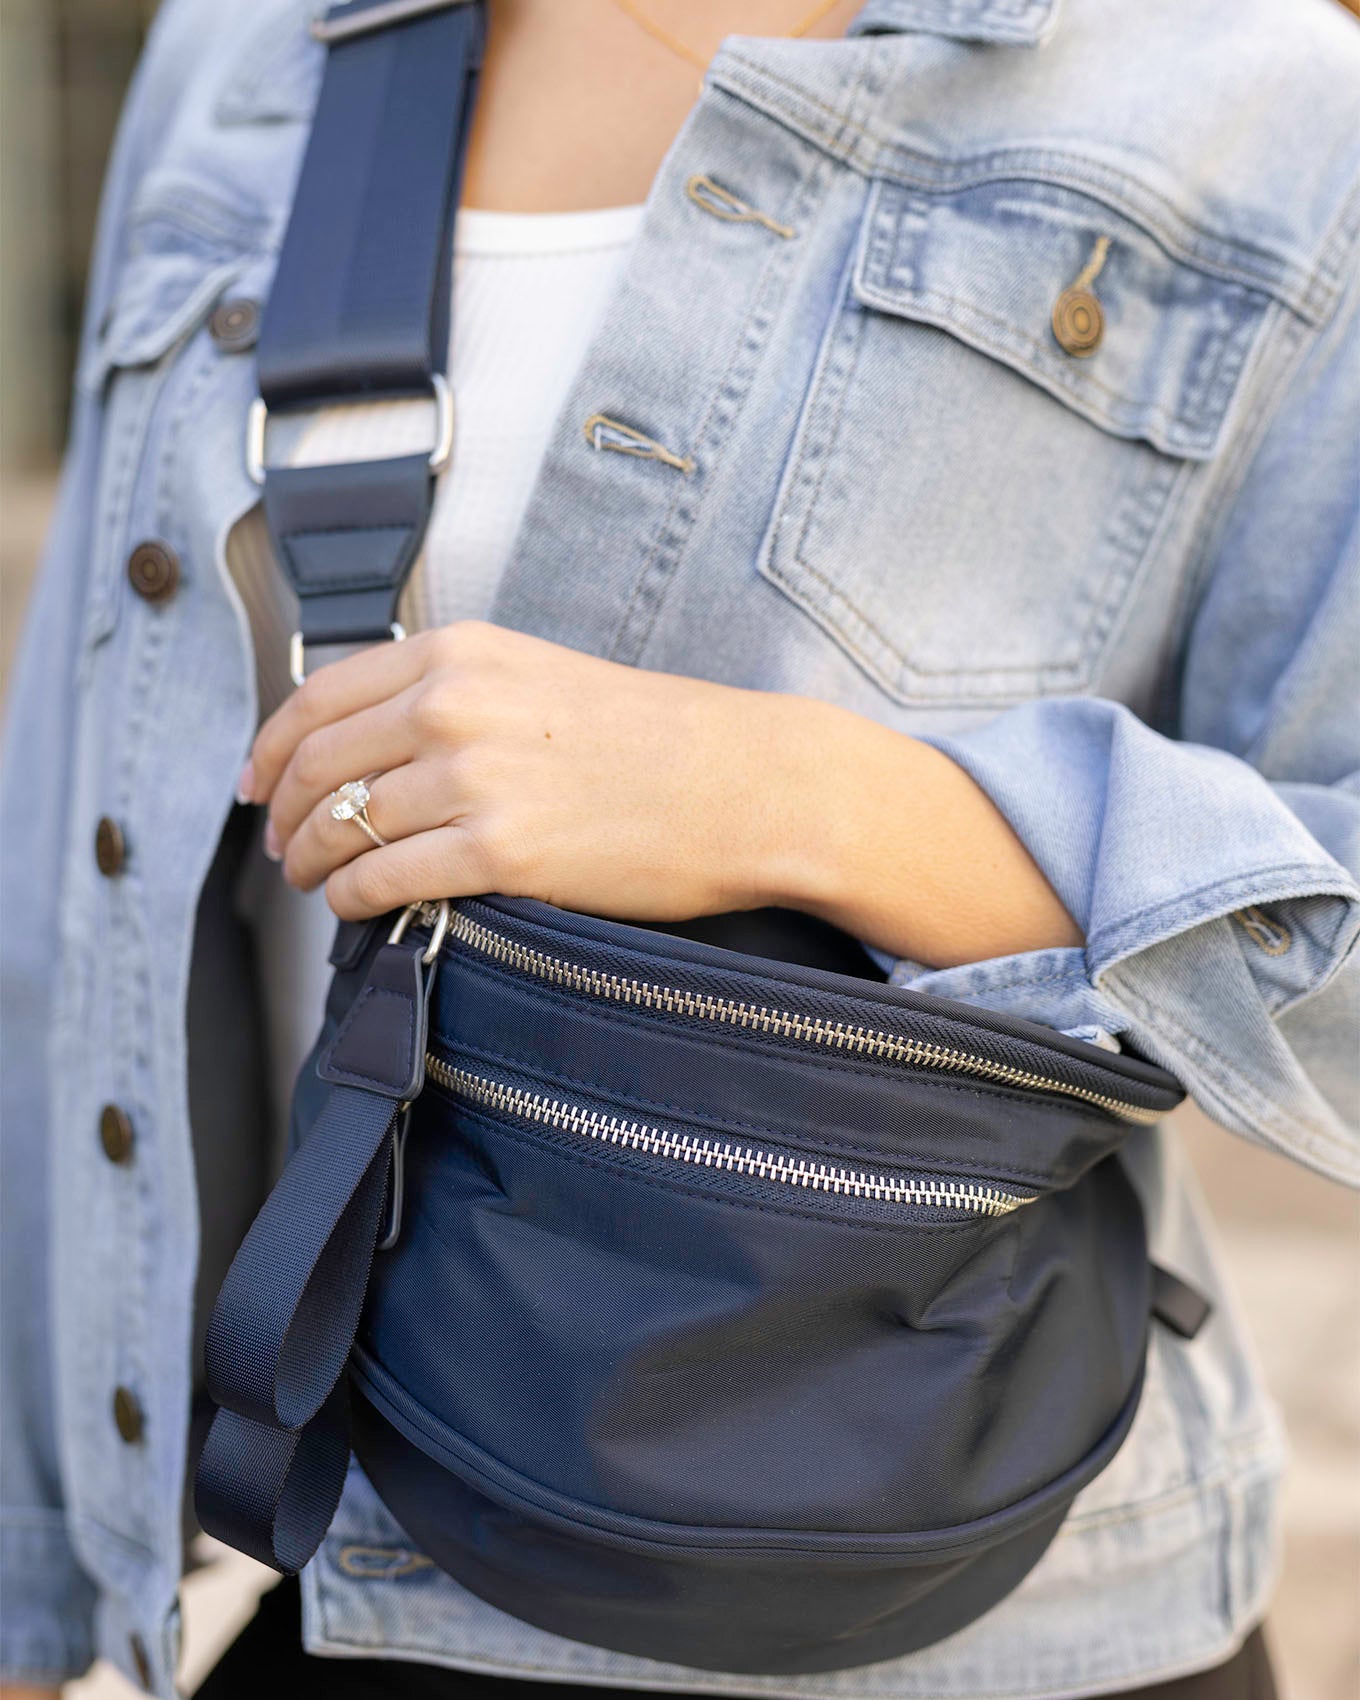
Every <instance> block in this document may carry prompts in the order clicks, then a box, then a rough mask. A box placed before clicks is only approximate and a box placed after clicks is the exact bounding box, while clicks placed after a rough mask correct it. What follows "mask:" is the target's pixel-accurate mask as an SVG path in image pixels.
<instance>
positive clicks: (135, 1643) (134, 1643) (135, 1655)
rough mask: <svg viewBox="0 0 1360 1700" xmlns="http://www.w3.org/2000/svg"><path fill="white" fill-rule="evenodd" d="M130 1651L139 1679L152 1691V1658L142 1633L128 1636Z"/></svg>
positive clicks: (133, 1666)
mask: <svg viewBox="0 0 1360 1700" xmlns="http://www.w3.org/2000/svg"><path fill="white" fill-rule="evenodd" d="M128 1652H129V1653H131V1655H132V1668H133V1670H135V1671H136V1673H137V1681H138V1682H139V1683H141V1685H142V1687H143V1688H145V1689H146V1690H147V1692H148V1693H150V1691H151V1678H152V1674H153V1673H152V1670H151V1659H150V1657H149V1655H148V1653H147V1650H146V1642H145V1641H143V1640H142V1638H141V1636H140V1635H129V1636H128Z"/></svg>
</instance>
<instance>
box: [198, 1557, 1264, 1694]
mask: <svg viewBox="0 0 1360 1700" xmlns="http://www.w3.org/2000/svg"><path fill="white" fill-rule="evenodd" d="M633 1692H634V1691H631V1690H629V1689H626V1688H588V1687H584V1686H582V1685H579V1684H577V1683H570V1684H568V1683H551V1682H520V1681H517V1680H514V1679H512V1678H509V1677H501V1676H480V1675H478V1674H477V1673H476V1672H473V1671H461V1670H445V1669H443V1667H442V1666H439V1665H414V1664H406V1663H404V1662H402V1661H400V1660H396V1659H314V1658H309V1657H308V1656H307V1655H306V1654H305V1653H304V1652H303V1650H302V1606H301V1597H300V1594H299V1591H298V1585H297V1583H296V1581H293V1580H289V1581H286V1582H281V1583H280V1584H279V1586H278V1587H277V1588H272V1589H271V1590H270V1591H269V1593H267V1594H266V1595H265V1596H264V1598H263V1599H262V1600H261V1601H260V1609H259V1611H258V1612H257V1613H256V1614H255V1616H254V1617H253V1618H252V1619H251V1621H250V1622H249V1623H248V1624H247V1625H246V1627H245V1628H244V1629H243V1630H242V1631H241V1634H240V1636H239V1637H238V1638H237V1640H236V1641H234V1642H233V1643H232V1645H231V1646H230V1647H228V1649H227V1651H226V1653H225V1654H224V1655H223V1657H222V1660H221V1662H220V1663H219V1664H218V1665H217V1666H216V1667H215V1668H214V1669H213V1670H212V1671H211V1672H210V1673H209V1675H208V1676H207V1678H206V1679H205V1680H204V1682H203V1685H202V1687H201V1688H199V1689H198V1690H197V1692H196V1696H195V1700H550V1697H551V1696H554V1695H556V1696H558V1700H630V1696H631V1694H632V1693H633ZM1107 1700H1276V1696H1275V1681H1274V1678H1273V1677H1272V1675H1271V1671H1270V1658H1269V1655H1268V1654H1267V1652H1266V1644H1265V1637H1264V1636H1263V1635H1262V1634H1261V1631H1260V1630H1259V1629H1258V1630H1256V1632H1255V1633H1254V1634H1253V1635H1252V1636H1251V1638H1250V1639H1249V1640H1248V1641H1247V1643H1246V1645H1245V1646H1244V1647H1243V1648H1242V1650H1241V1651H1240V1652H1239V1653H1237V1654H1236V1655H1235V1656H1234V1657H1233V1658H1231V1659H1229V1660H1228V1662H1227V1664H1225V1665H1219V1666H1218V1667H1217V1668H1216V1669H1215V1670H1210V1671H1201V1672H1200V1673H1199V1674H1198V1675H1197V1676H1186V1677H1181V1678H1179V1679H1178V1680H1176V1681H1175V1682H1159V1683H1157V1684H1156V1685H1155V1686H1154V1687H1152V1688H1140V1689H1138V1690H1137V1692H1136V1695H1135V1694H1133V1693H1129V1694H1127V1695H1123V1696H1121V1695H1110V1696H1107Z"/></svg>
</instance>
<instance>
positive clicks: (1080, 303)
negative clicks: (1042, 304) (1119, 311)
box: [1053, 289, 1105, 359]
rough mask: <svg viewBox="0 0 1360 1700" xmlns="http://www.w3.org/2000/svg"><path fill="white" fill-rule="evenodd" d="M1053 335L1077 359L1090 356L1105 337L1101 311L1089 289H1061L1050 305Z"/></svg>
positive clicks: (1098, 303) (1102, 312) (1103, 311)
mask: <svg viewBox="0 0 1360 1700" xmlns="http://www.w3.org/2000/svg"><path fill="white" fill-rule="evenodd" d="M1053 334H1054V336H1055V337H1057V339H1058V346H1059V348H1061V349H1063V350H1064V351H1065V352H1066V353H1068V354H1074V355H1076V357H1077V358H1078V359H1082V358H1084V357H1085V356H1086V355H1088V354H1094V353H1095V351H1096V349H1097V348H1099V346H1100V339H1101V337H1103V336H1104V335H1105V309H1104V308H1103V307H1102V306H1101V305H1100V302H1099V301H1097V300H1096V298H1095V296H1094V295H1092V293H1091V291H1090V290H1089V289H1064V290H1063V292H1062V294H1061V295H1060V296H1059V297H1058V299H1057V300H1056V301H1055V302H1054V303H1053Z"/></svg>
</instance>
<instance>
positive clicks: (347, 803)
mask: <svg viewBox="0 0 1360 1700" xmlns="http://www.w3.org/2000/svg"><path fill="white" fill-rule="evenodd" d="M331 796H332V797H333V798H334V799H335V801H334V802H333V803H332V804H331V819H332V820H352V821H353V822H354V824H355V826H359V827H362V828H363V829H364V831H365V832H366V833H367V834H368V836H369V837H370V838H371V839H372V840H373V842H374V843H375V844H376V845H377V846H378V848H379V849H380V850H381V849H382V847H383V846H384V845H385V844H386V843H387V840H386V839H385V838H384V837H383V835H382V833H380V832H379V831H378V829H377V827H375V826H374V824H373V822H372V821H371V820H370V819H369V818H368V797H369V791H368V786H367V785H365V784H364V782H363V780H362V779H349V780H346V782H345V783H344V784H343V785H342V786H341V787H340V789H339V790H338V791H332V792H331Z"/></svg>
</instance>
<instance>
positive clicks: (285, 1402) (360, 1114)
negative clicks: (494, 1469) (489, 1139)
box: [195, 939, 429, 1572]
mask: <svg viewBox="0 0 1360 1700" xmlns="http://www.w3.org/2000/svg"><path fill="white" fill-rule="evenodd" d="M424 954H425V946H424V943H423V941H421V940H412V941H407V940H404V939H403V940H401V941H399V942H395V943H393V942H389V943H388V944H385V945H383V946H382V947H381V949H379V951H378V952H377V954H376V955H375V957H374V959H373V962H372V964H371V965H370V967H369V971H368V976H367V978H366V980H365V981H364V984H363V987H362V988H361V990H360V991H359V994H358V996H357V997H356V998H355V1000H354V1002H353V1004H352V1005H351V1006H350V1009H349V1012H348V1013H347V1015H346V1016H345V1019H344V1021H343V1022H342V1023H341V1025H340V1027H339V1030H338V1031H337V1033H336V1035H335V1038H334V1039H333V1040H332V1042H331V1044H330V1046H329V1047H328V1049H327V1050H326V1052H325V1053H324V1054H323V1056H322V1058H321V1060H320V1062H319V1064H318V1072H319V1073H320V1074H321V1077H322V1078H323V1079H324V1080H327V1081H329V1082H330V1083H331V1091H330V1093H329V1094H328V1095H327V1097H326V1099H325V1101H324V1102H323V1104H322V1106H321V1110H320V1112H319V1113H318V1115H317V1118H316V1121H315V1123H314V1125H313V1126H312V1129H311V1131H310V1132H309V1133H308V1134H307V1136H306V1137H305V1138H304V1139H303V1141H302V1143H301V1144H300V1145H299V1146H298V1148H297V1150H296V1151H295V1152H294V1153H293V1155H292V1157H291V1158H290V1159H289V1162H288V1165H287V1167H286V1168H285V1169H284V1171H283V1174H282V1175H281V1176H280V1177H279V1180H278V1183H277V1185H276V1186H275V1187H274V1190H273V1191H272V1192H271V1193H270V1195H269V1197H268V1198H267V1199H266V1200H265V1203H264V1206H263V1208H262V1209H261V1211H260V1213H259V1215H258V1216H257V1217H256V1218H255V1220H254V1222H253V1223H252V1224H251V1226H250V1231H249V1232H248V1233H247V1234H246V1237H245V1239H244V1240H243V1241H242V1243H241V1247H240V1250H239V1251H238V1252H237V1253H236V1256H235V1258H234V1259H233V1260H232V1265H231V1268H230V1269H229V1270H228V1271H227V1277H226V1280H225V1281H224V1282H223V1283H222V1290H221V1292H220V1293H219V1294H218V1296H217V1303H216V1304H215V1305H214V1306H213V1313H212V1317H211V1320H210V1321H209V1324H208V1338H207V1344H206V1349H205V1356H206V1368H207V1379H208V1391H209V1392H210V1393H211V1395H212V1397H213V1399H214V1400H215V1402H216V1403H217V1405H218V1407H219V1409H218V1411H217V1414H216V1416H215V1417H214V1418H213V1425H212V1428H211V1430H210V1432H209V1434H208V1439H207V1442H206V1444H205V1446H204V1448H203V1452H202V1454H201V1455H200V1458H199V1462H198V1474H197V1480H196V1484H195V1487H196V1493H195V1499H196V1503H197V1508H198V1515H199V1521H200V1522H201V1523H202V1525H203V1527H204V1529H206V1530H207V1532H208V1533H209V1534H211V1535H216V1536H217V1537H218V1538H219V1539H220V1540H224V1541H226V1542H227V1543H228V1544H229V1545H231V1546H234V1547H237V1548H238V1549H239V1550H240V1551H242V1552H248V1553H250V1554H251V1556H252V1557H254V1558H257V1559H259V1560H260V1562H261V1563H263V1564H269V1565H272V1566H273V1567H274V1568H275V1569H276V1570H282V1571H285V1572H291V1571H294V1570H298V1569H300V1568H301V1566H302V1565H303V1564H305V1563H306V1562H307V1560H308V1559H309V1558H310V1557H311V1555H312V1553H313V1552H315V1551H316V1548H317V1546H318V1544H319V1543H320V1541H321V1538H322V1536H323V1535H324V1534H325V1532H326V1529H327V1526H328V1525H329V1523H330V1520H331V1518H332V1516H333V1515H334V1514H335V1508H336V1506H337V1505H338V1503H339V1501H340V1493H341V1489H342V1488H343V1487H344V1484H345V1471H346V1468H347V1466H348V1463H349V1403H348V1392H347V1386H346V1379H345V1367H346V1364H347V1363H348V1360H349V1355H350V1349H351V1347H352V1346H353V1344H354V1337H355V1334H356V1333H357V1331H358V1327H359V1318H360V1315H361V1313H362V1310H363V1303H364V1295H365V1293H366V1291H367V1289H368V1277H369V1272H370V1270H371V1268H372V1264H373V1254H374V1251H375V1249H376V1246H377V1243H378V1236H379V1233H380V1232H381V1229H382V1226H383V1221H384V1209H383V1205H384V1200H385V1198H386V1194H387V1182H388V1173H389V1169H390V1167H391V1156H392V1144H393V1140H394V1138H396V1137H398V1135H399V1129H400V1126H401V1121H402V1117H403V1116H404V1114H405V1111H406V1106H407V1105H408V1104H409V1103H410V1102H411V1101H412V1100H413V1099H414V1098H416V1097H418V1096H419V1094H420V1089H421V1086H422V1085H423V1083H424V1078H425V1037H426V1029H427V1025H428V994H429V977H428V974H427V966H426V964H425V962H424V961H423V956H424Z"/></svg>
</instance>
